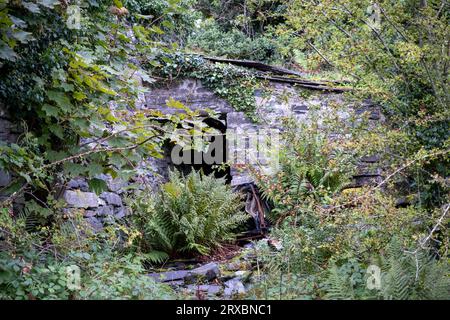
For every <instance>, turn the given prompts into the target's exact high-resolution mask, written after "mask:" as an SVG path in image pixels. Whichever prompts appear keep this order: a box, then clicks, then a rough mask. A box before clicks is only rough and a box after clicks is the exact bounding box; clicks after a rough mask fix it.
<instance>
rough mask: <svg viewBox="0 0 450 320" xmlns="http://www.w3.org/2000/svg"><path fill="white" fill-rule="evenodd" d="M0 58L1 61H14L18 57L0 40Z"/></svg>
mask: <svg viewBox="0 0 450 320" xmlns="http://www.w3.org/2000/svg"><path fill="white" fill-rule="evenodd" d="M0 58H1V59H3V60H9V61H15V60H16V59H17V58H18V56H17V54H16V53H15V52H14V50H13V49H12V48H11V47H10V46H8V45H7V44H6V43H5V42H3V41H2V40H0Z"/></svg>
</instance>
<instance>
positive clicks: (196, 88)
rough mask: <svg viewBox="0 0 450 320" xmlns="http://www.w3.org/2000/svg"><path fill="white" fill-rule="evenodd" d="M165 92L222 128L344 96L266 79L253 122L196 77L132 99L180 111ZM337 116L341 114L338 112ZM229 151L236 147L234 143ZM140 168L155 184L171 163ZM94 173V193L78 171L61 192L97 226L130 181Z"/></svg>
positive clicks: (326, 106)
mask: <svg viewBox="0 0 450 320" xmlns="http://www.w3.org/2000/svg"><path fill="white" fill-rule="evenodd" d="M170 98H172V99H175V100H178V101H180V102H182V103H183V104H185V105H186V106H188V107H189V108H191V109H193V110H199V111H202V110H205V109H211V110H214V111H216V112H217V113H219V114H221V115H222V119H224V124H225V126H226V128H227V130H234V129H240V130H249V129H253V130H256V131H258V130H267V129H277V130H283V127H282V119H283V118H285V117H294V118H296V119H297V121H307V115H308V112H309V110H311V109H320V110H321V112H335V110H336V109H335V108H332V106H333V105H336V104H337V105H344V104H346V103H347V102H346V100H345V99H344V96H343V94H342V93H336V92H322V91H315V92H314V94H308V95H305V91H304V90H299V89H298V88H296V87H295V86H294V85H292V84H289V83H281V82H276V81H272V82H270V86H269V90H267V89H266V90H264V91H262V90H258V91H256V93H255V101H256V106H257V108H256V115H257V116H258V118H259V119H260V121H259V122H258V123H255V122H253V121H251V120H250V119H249V118H248V117H247V116H246V115H245V114H244V112H238V111H236V110H234V109H233V108H232V107H231V106H230V105H229V104H228V103H227V102H226V101H225V100H224V99H220V98H218V97H217V96H216V95H215V94H214V93H213V92H212V91H211V90H209V89H208V88H206V87H205V86H203V85H202V83H201V82H200V81H198V80H194V79H184V80H180V81H177V82H173V83H171V84H169V85H168V86H165V87H158V88H149V91H148V92H147V93H145V94H143V95H142V96H141V97H140V99H139V100H138V107H139V108H141V109H154V110H160V111H162V112H165V113H175V112H180V111H179V110H178V109H170V108H169V107H167V106H166V101H168V100H169V99H170ZM367 111H368V112H369V113H370V120H371V121H372V122H374V123H376V122H378V121H380V120H382V115H381V113H380V110H379V108H378V107H376V106H374V105H372V104H371V103H370V102H367V103H364V104H363V108H362V109H360V110H358V112H361V113H362V112H367ZM341 116H342V117H343V118H345V117H346V115H345V114H342V115H341ZM18 134H19V130H18V128H17V127H16V126H15V125H14V124H13V123H12V122H11V120H10V117H9V116H8V114H7V113H6V111H5V109H4V108H3V107H2V106H0V140H1V141H3V142H8V143H11V142H15V141H16V140H17V137H18ZM234 148H235V149H234V150H228V151H229V152H238V153H242V152H244V150H241V149H239V148H237V147H234ZM378 160H379V159H378V158H377V157H376V156H374V157H367V158H365V159H362V162H363V163H364V164H365V165H366V166H367V168H369V167H370V166H371V165H372V164H373V163H376V162H377V161H378ZM143 163H144V164H143V168H142V170H141V172H144V173H143V174H142V175H141V176H139V177H136V178H135V181H134V182H135V183H136V185H138V186H141V187H142V186H143V185H147V186H151V187H152V188H157V186H158V185H159V184H161V183H162V182H164V181H166V179H167V174H168V171H169V168H170V167H171V166H172V163H171V159H170V155H169V154H167V156H166V157H165V158H163V159H143ZM230 176H231V184H232V185H241V184H244V183H248V182H251V181H252V178H251V176H250V175H249V174H248V172H246V171H245V170H241V169H240V168H238V167H236V166H232V167H231V168H230ZM98 178H100V179H103V180H104V181H106V184H107V186H108V190H107V191H106V192H103V193H102V194H100V195H96V194H95V193H93V192H91V191H89V188H88V185H87V182H86V179H84V178H82V177H80V178H77V179H73V180H71V181H70V182H69V183H68V184H67V186H66V190H65V192H64V194H63V198H64V200H65V201H66V202H67V210H74V209H75V210H83V212H84V216H85V218H86V219H88V220H89V222H91V224H92V225H93V226H94V228H101V226H102V224H103V223H104V222H105V220H107V219H109V218H111V217H114V218H122V217H124V216H126V215H127V214H128V213H129V210H128V209H127V207H126V206H125V204H124V201H123V199H124V195H125V193H126V191H125V189H126V188H125V187H126V186H127V185H128V184H129V183H130V182H125V181H121V180H118V179H112V178H111V177H110V176H108V175H103V174H101V175H99V176H98ZM10 180H11V177H10V176H9V174H8V173H6V172H1V171H0V187H2V186H5V185H7V184H8V183H9V182H10ZM379 180H380V171H379V170H375V171H373V170H372V171H370V170H366V171H365V172H364V171H363V173H361V174H360V175H358V176H356V177H355V185H357V186H358V185H363V184H367V183H370V182H373V181H379Z"/></svg>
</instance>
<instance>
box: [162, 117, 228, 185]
mask: <svg viewBox="0 0 450 320" xmlns="http://www.w3.org/2000/svg"><path fill="white" fill-rule="evenodd" d="M203 122H204V123H205V124H207V125H208V126H209V127H210V128H213V129H215V132H217V134H210V135H208V138H209V143H210V145H209V147H208V150H207V151H206V153H205V152H202V151H197V150H183V152H184V154H186V152H187V153H188V155H189V157H190V159H192V160H193V159H205V155H206V154H208V153H209V154H210V156H211V157H213V158H215V157H216V153H217V152H220V153H221V155H222V156H221V157H219V158H221V159H222V161H221V162H220V163H213V164H208V163H206V162H205V161H203V160H202V161H201V163H194V161H191V162H190V163H181V164H174V163H171V165H170V166H171V167H172V168H176V169H177V170H178V171H180V172H181V173H183V174H184V175H187V174H189V173H190V172H191V171H192V170H196V171H202V172H203V173H204V174H206V175H211V174H213V175H214V177H216V178H225V181H226V182H227V183H231V174H230V167H229V166H221V167H220V168H219V166H220V165H221V164H223V163H225V162H226V154H227V145H226V143H225V135H226V131H227V125H226V114H221V115H220V116H219V117H218V118H205V119H204V120H203ZM216 139H222V142H223V143H221V150H217V148H214V147H212V146H213V144H214V142H217V140H216ZM175 146H176V144H175V143H167V145H166V148H167V150H168V154H169V157H170V156H171V154H172V150H173V148H175ZM216 146H217V145H216Z"/></svg>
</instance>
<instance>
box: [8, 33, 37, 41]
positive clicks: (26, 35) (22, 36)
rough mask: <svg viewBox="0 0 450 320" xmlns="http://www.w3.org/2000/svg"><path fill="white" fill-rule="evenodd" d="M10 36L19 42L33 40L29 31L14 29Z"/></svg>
mask: <svg viewBox="0 0 450 320" xmlns="http://www.w3.org/2000/svg"><path fill="white" fill-rule="evenodd" d="M12 37H13V38H14V39H16V40H17V41H19V42H21V43H27V42H28V41H30V40H34V38H33V36H32V33H31V32H27V31H23V30H14V32H13V33H12Z"/></svg>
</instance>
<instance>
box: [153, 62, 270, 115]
mask: <svg viewBox="0 0 450 320" xmlns="http://www.w3.org/2000/svg"><path fill="white" fill-rule="evenodd" d="M160 60H161V65H160V69H159V72H160V74H161V75H162V76H164V77H165V79H167V81H173V80H176V79H181V78H194V79H197V80H200V81H201V82H202V84H203V85H205V86H206V87H207V88H209V89H211V90H212V91H213V92H214V93H215V94H216V95H217V96H219V97H220V98H222V99H225V100H226V101H228V103H229V104H230V105H231V106H232V107H233V108H234V109H235V110H236V111H242V112H244V113H245V114H246V115H247V116H248V117H249V118H250V119H251V120H253V121H255V122H257V121H258V117H257V115H256V101H255V90H256V89H258V88H259V87H261V86H262V83H261V81H258V79H256V78H255V76H254V75H253V74H252V73H251V71H249V70H245V69H242V68H238V67H236V66H232V65H227V64H214V63H210V62H208V61H207V60H205V59H204V58H202V57H201V56H199V55H193V54H171V55H167V54H165V55H162V56H160Z"/></svg>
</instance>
